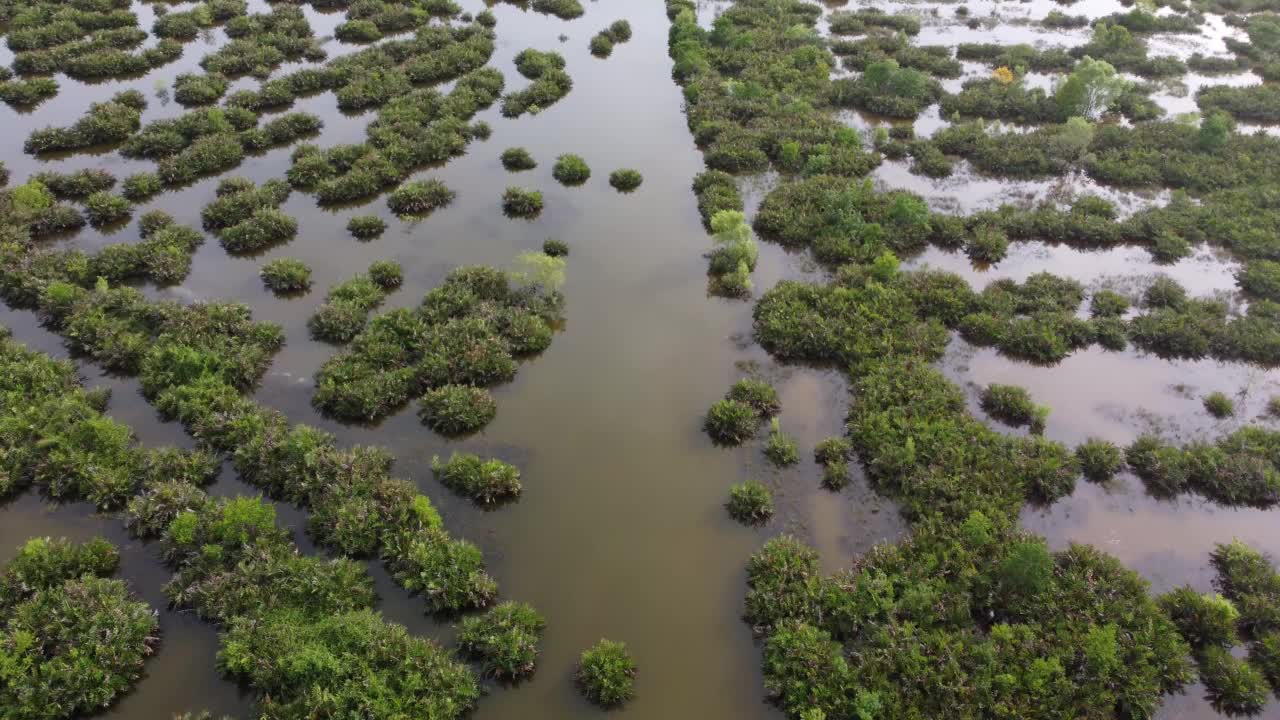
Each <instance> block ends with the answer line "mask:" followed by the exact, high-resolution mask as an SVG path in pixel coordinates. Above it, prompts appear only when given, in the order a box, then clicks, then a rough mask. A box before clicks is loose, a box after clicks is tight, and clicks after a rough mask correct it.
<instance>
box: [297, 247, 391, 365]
mask: <svg viewBox="0 0 1280 720" xmlns="http://www.w3.org/2000/svg"><path fill="white" fill-rule="evenodd" d="M401 278H402V273H401V270H400V266H399V265H397V264H395V263H391V262H389V261H385V260H380V261H375V262H374V263H373V264H372V265H370V266H369V272H368V274H363V275H356V276H355V277H353V278H351V279H350V280H346V281H344V282H341V283H338V284H337V285H334V286H333V287H332V288H330V289H329V294H328V295H327V296H325V302H324V304H323V305H321V306H320V307H319V308H317V309H316V311H315V313H314V314H312V316H311V317H310V318H308V319H307V329H308V330H310V331H311V335H312V337H314V338H316V339H318V340H324V341H325V342H331V343H335V344H338V345H343V344H346V343H348V342H351V340H352V338H354V337H355V336H356V335H358V334H359V333H360V331H361V330H362V329H363V328H364V326H365V323H366V322H367V321H368V319H369V313H370V312H371V311H372V310H373V309H374V308H376V307H378V306H379V305H381V304H382V301H383V300H384V299H386V296H387V293H388V292H390V291H391V290H393V289H395V288H396V287H398V286H399V284H400V280H401Z"/></svg>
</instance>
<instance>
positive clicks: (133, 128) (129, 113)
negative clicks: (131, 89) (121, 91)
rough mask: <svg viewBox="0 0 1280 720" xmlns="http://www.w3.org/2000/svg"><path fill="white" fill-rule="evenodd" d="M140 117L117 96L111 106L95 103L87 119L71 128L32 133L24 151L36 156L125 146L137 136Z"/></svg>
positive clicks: (85, 116)
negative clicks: (121, 143) (120, 143)
mask: <svg viewBox="0 0 1280 720" xmlns="http://www.w3.org/2000/svg"><path fill="white" fill-rule="evenodd" d="M141 117H142V116H141V113H140V112H139V110H138V108H136V107H133V106H132V105H130V104H128V103H125V102H121V99H120V98H119V96H117V98H116V99H113V100H111V101H108V102H104V103H93V104H92V105H90V106H89V110H88V112H86V113H85V115H84V117H82V118H80V119H79V120H77V121H76V122H75V123H73V124H71V125H70V126H68V127H65V128H53V127H50V128H44V129H42V130H35V131H33V132H32V133H31V135H29V136H28V137H27V140H26V143H25V144H24V145H23V149H24V150H25V151H26V152H27V153H30V154H37V153H49V152H59V151H64V150H79V149H82V148H88V147H93V146H95V145H105V144H110V143H119V142H123V141H124V140H126V139H128V138H129V136H130V135H132V134H133V133H135V132H137V130H138V128H139V127H140V126H141Z"/></svg>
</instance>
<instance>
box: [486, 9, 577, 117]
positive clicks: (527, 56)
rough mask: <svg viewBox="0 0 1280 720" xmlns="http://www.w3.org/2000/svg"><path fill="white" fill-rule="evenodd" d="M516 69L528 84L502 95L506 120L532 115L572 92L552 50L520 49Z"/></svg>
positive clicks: (555, 53) (561, 63)
mask: <svg viewBox="0 0 1280 720" xmlns="http://www.w3.org/2000/svg"><path fill="white" fill-rule="evenodd" d="M574 1H575V2H576V0H574ZM516 69H517V70H519V71H520V74H521V75H524V76H525V77H527V78H529V79H530V80H532V82H531V83H529V85H528V86H527V87H525V88H524V89H523V90H517V91H514V92H510V93H507V94H506V95H503V96H502V114H503V115H505V116H506V117H520V116H521V115H523V114H525V113H532V114H535V115H536V114H538V113H540V112H542V111H543V110H546V109H547V108H548V107H551V106H552V105H554V104H555V103H556V102H557V101H559V100H560V98H562V97H564V96H565V95H568V94H569V91H570V90H572V89H573V79H572V78H570V77H569V73H567V72H565V70H564V57H563V56H561V55H560V53H557V52H555V51H546V52H543V51H540V50H534V49H533V48H526V49H524V50H521V51H520V53H519V54H518V55H516Z"/></svg>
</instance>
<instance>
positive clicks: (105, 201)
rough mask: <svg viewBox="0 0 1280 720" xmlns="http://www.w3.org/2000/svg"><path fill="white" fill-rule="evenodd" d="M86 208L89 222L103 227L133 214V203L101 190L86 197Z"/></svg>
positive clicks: (121, 220)
mask: <svg viewBox="0 0 1280 720" xmlns="http://www.w3.org/2000/svg"><path fill="white" fill-rule="evenodd" d="M84 209H85V215H86V216H88V218H89V224H90V225H93V226H94V227H102V226H103V225H111V224H113V223H118V222H123V221H125V220H128V219H129V216H130V215H132V214H133V203H131V202H129V201H128V200H126V199H124V198H123V197H121V196H119V195H114V194H112V193H110V192H106V191H99V192H95V193H92V194H91V195H89V197H87V198H85V200H84Z"/></svg>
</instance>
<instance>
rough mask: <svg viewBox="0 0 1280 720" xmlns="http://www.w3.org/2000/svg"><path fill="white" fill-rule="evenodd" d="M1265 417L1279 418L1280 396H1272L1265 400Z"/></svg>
mask: <svg viewBox="0 0 1280 720" xmlns="http://www.w3.org/2000/svg"><path fill="white" fill-rule="evenodd" d="M1266 414H1267V417H1272V418H1276V417H1280V395H1272V396H1271V397H1270V398H1268V399H1267V411H1266Z"/></svg>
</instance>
